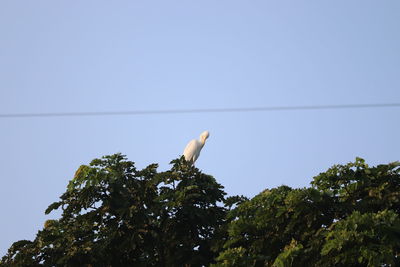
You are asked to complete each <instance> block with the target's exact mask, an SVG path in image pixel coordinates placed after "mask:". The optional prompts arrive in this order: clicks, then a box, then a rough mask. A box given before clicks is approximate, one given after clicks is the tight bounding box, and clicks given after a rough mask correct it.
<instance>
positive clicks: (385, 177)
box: [214, 158, 400, 266]
mask: <svg viewBox="0 0 400 267" xmlns="http://www.w3.org/2000/svg"><path fill="white" fill-rule="evenodd" d="M399 166H400V164H399V163H398V162H395V163H390V164H387V165H378V166H376V167H369V166H368V165H367V164H366V163H365V162H364V160H363V159H360V158H357V159H356V161H355V162H354V163H349V164H346V165H335V166H333V167H332V168H330V169H329V170H328V171H326V172H325V173H321V174H319V175H318V176H316V177H315V178H314V180H313V181H312V185H313V186H312V187H311V188H303V189H292V188H290V187H287V186H280V187H278V188H274V189H271V190H264V191H263V192H262V193H260V194H259V195H257V196H255V197H254V198H253V199H251V200H249V201H245V202H243V203H242V204H240V205H239V206H238V207H236V208H235V209H233V210H231V211H229V212H228V214H227V218H228V220H227V223H228V225H227V226H225V227H226V229H227V233H228V234H227V237H226V240H225V242H224V243H223V244H221V246H220V248H219V251H220V254H219V256H218V257H217V263H216V264H214V266H397V265H399V264H400V262H399V260H398V258H399V256H398V255H399V253H400V235H399V230H400V228H399V218H398V216H399V213H400V205H399V203H400V202H399V201H400V175H399V172H400V168H399Z"/></svg>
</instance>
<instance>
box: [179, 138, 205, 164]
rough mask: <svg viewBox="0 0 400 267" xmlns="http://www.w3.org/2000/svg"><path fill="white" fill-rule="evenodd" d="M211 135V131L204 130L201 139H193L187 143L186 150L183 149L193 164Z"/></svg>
mask: <svg viewBox="0 0 400 267" xmlns="http://www.w3.org/2000/svg"><path fill="white" fill-rule="evenodd" d="M209 136H210V133H209V132H208V131H204V132H202V133H201V135H200V138H199V140H196V139H193V140H192V141H190V142H189V143H188V144H187V146H186V147H185V150H184V151H183V156H184V157H185V159H186V160H187V161H189V162H190V163H191V164H194V162H195V161H196V160H197V159H198V158H199V155H200V151H201V149H202V148H203V146H204V144H205V143H206V139H207V138H208V137H209Z"/></svg>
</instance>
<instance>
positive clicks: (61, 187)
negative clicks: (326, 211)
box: [0, 0, 400, 256]
mask: <svg viewBox="0 0 400 267" xmlns="http://www.w3.org/2000/svg"><path fill="white" fill-rule="evenodd" d="M399 14H400V1H397V0H393V1H389V0H388V1H368V0H359V1H347V0H346V1H345V0H339V1H319V0H318V1H315V0H312V1H311V0H310V1H268V0H263V1H256V0H254V1H233V0H229V1H226V0H220V1H214V0H212V1H211V0H210V1H209V0H202V1H173V0H170V1H155V0H154V1H99V0H96V1H50V0H48V1H44V0H37V1H20V0H2V1H0V113H1V114H5V113H30V112H33V113H36V112H81V111H82V112H86V111H121V110H157V109H192V108H236V107H258V106H289V105H296V106H297V105H325V104H353V103H354V104H365V103H393V102H400V34H399V29H400V16H399ZM399 115H400V108H380V109H343V110H308V111H279V112H278V111H274V112H253V113H252V112H248V113H216V114H214V113H207V114H175V115H163V114H162V115H143V116H106V117H53V118H13V119H11V118H1V119H0V151H1V153H0V167H1V179H0V203H1V204H0V208H1V220H0V256H2V255H4V254H5V252H6V249H7V248H8V247H9V246H10V245H11V243H12V242H14V241H17V240H20V239H33V238H34V236H35V234H36V232H37V231H38V230H39V229H41V228H42V226H43V222H44V221H45V220H46V219H49V218H53V217H57V214H54V215H50V216H45V215H44V210H45V209H46V207H47V206H48V205H49V204H50V203H52V202H53V201H57V199H58V197H59V196H60V195H61V194H62V193H63V192H64V191H65V189H66V185H67V183H68V181H69V180H70V179H71V178H72V177H73V174H74V172H75V170H76V169H77V168H78V167H79V165H81V164H87V163H89V162H90V161H91V160H92V159H93V158H96V157H101V156H103V155H107V154H113V153H116V152H122V153H123V154H126V155H127V156H128V158H129V159H130V160H132V161H134V162H136V164H137V166H138V167H139V168H143V167H145V166H147V165H148V164H151V163H159V164H160V168H159V170H166V169H167V168H168V166H169V165H168V163H169V162H170V160H172V159H174V158H177V157H178V156H179V155H180V154H181V153H182V151H183V149H184V147H185V145H186V143H187V142H188V141H189V140H191V139H193V138H197V137H198V135H199V134H200V133H201V132H202V131H204V130H209V131H210V133H211V135H210V138H209V139H208V142H207V144H206V145H205V147H204V148H203V151H202V154H201V155H200V158H199V159H198V161H197V164H196V165H197V167H199V168H200V169H201V170H203V171H204V172H205V173H208V174H211V175H213V176H214V177H215V178H216V179H217V181H218V182H219V183H221V184H222V185H224V186H225V190H226V191H227V192H228V193H229V194H230V195H234V194H243V195H246V196H249V197H252V196H254V195H255V194H257V193H259V192H260V191H262V190H263V189H265V188H271V187H275V186H279V185H281V184H286V185H289V186H292V187H304V186H308V185H309V182H310V181H311V180H312V177H313V176H315V175H317V174H318V173H320V172H322V171H324V170H326V169H327V168H328V167H330V166H332V165H333V164H337V163H347V162H349V161H352V160H354V159H355V157H357V156H359V157H363V158H365V159H366V160H367V162H368V163H369V164H371V165H375V164H379V163H388V162H392V161H396V160H399V159H400V157H399V151H400V150H399V148H400V145H399V136H400V126H399V125H400V124H399Z"/></svg>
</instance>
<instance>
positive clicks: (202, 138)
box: [200, 131, 210, 141]
mask: <svg viewBox="0 0 400 267" xmlns="http://www.w3.org/2000/svg"><path fill="white" fill-rule="evenodd" d="M209 136H210V133H209V132H208V131H204V132H202V133H201V135H200V140H204V141H206V139H207V138H208V137H209Z"/></svg>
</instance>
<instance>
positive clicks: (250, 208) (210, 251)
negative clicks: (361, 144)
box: [0, 154, 400, 266]
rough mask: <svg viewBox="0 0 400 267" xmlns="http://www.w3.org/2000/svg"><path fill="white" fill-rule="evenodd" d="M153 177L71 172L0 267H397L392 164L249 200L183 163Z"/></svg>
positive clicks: (399, 222) (399, 235)
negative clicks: (57, 214) (41, 218)
mask: <svg viewBox="0 0 400 267" xmlns="http://www.w3.org/2000/svg"><path fill="white" fill-rule="evenodd" d="M171 164H172V167H171V169H170V170H168V171H165V172H158V171H157V165H156V164H152V165H149V166H148V167H146V168H144V169H142V170H138V169H136V167H135V165H134V163H133V162H131V161H129V160H127V158H126V157H125V156H123V155H121V154H115V155H111V156H105V157H103V158H101V159H95V160H93V161H92V162H91V163H90V164H89V165H82V166H81V167H79V168H78V170H77V171H76V173H75V176H74V178H73V179H72V180H71V181H70V182H69V184H68V186H67V190H66V192H65V193H63V194H62V195H61V197H60V200H59V201H57V202H54V203H52V204H51V205H50V206H49V207H48V208H47V210H46V211H45V212H46V214H48V213H50V212H52V211H53V210H57V209H61V210H62V215H61V218H59V219H57V220H48V221H46V222H45V224H44V227H43V229H42V230H40V231H39V232H38V233H37V235H36V238H35V239H34V240H33V241H29V240H20V241H17V242H15V243H14V244H12V246H11V247H10V248H9V250H8V253H7V254H6V255H5V256H4V257H3V258H2V259H1V261H0V265H3V266H42V265H43V266H397V265H400V260H399V256H398V255H399V253H400V218H399V215H400V164H399V163H398V162H395V163H389V164H386V165H378V166H376V167H370V166H368V165H367V164H366V163H365V162H364V160H362V159H360V158H357V159H356V161H355V162H353V163H349V164H346V165H335V166H333V167H332V168H330V169H329V170H327V171H326V172H324V173H321V174H319V175H317V176H316V177H314V179H313V180H312V182H311V185H310V187H307V188H290V187H288V186H284V185H283V186H279V187H277V188H272V189H265V190H264V191H262V192H261V193H260V194H258V195H256V196H255V197H253V198H252V199H247V198H245V197H243V196H231V197H227V196H226V193H225V192H224V191H223V186H222V185H220V184H219V183H217V181H216V180H215V179H214V178H213V177H212V176H210V175H206V174H204V173H202V172H201V171H200V170H199V169H197V168H196V167H194V166H192V165H190V164H188V163H187V162H186V161H185V160H184V159H183V158H180V159H176V160H174V161H172V162H171Z"/></svg>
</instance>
